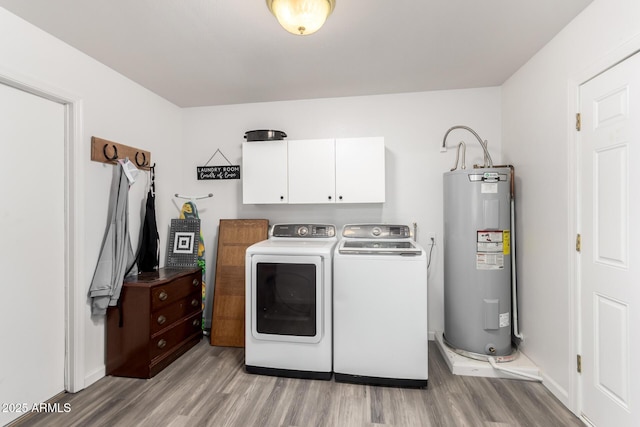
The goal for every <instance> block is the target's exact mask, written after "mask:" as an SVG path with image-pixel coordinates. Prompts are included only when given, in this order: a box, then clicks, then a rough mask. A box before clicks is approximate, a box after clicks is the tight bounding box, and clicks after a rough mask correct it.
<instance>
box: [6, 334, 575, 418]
mask: <svg viewBox="0 0 640 427" xmlns="http://www.w3.org/2000/svg"><path fill="white" fill-rule="evenodd" d="M429 352H430V353H429V386H428V388H427V389H403V388H391V387H373V386H363V385H354V384H345V383H336V382H335V381H318V380H299V379H288V378H276V377H268V376H260V375H252V374H248V373H246V372H245V371H244V350H243V349H241V348H227V347H212V346H210V345H209V343H208V341H207V340H203V341H202V342H200V343H199V344H198V345H197V346H196V347H194V348H193V349H191V350H190V351H189V352H187V353H186V354H185V355H184V356H182V357H181V358H180V359H178V360H177V361H176V362H174V363H173V364H172V365H171V366H169V367H168V368H167V369H165V370H164V371H162V372H161V373H159V374H158V375H157V376H156V377H155V378H152V379H150V380H140V379H131V378H117V377H105V378H102V379H101V380H99V381H98V382H96V383H95V384H93V385H91V386H90V387H88V388H87V389H85V390H83V391H81V392H79V393H76V394H64V395H62V396H61V397H60V399H59V401H58V403H59V404H60V408H61V409H64V406H63V405H64V404H66V403H68V404H69V405H70V412H68V413H38V414H34V415H31V416H29V417H28V418H26V419H21V420H20V421H19V422H18V423H16V425H19V426H46V427H52V426H65V427H70V426H92V427H93V426H109V427H112V426H153V427H157V426H242V427H250V426H301V427H307V426H332V427H333V426H345V427H347V426H409V427H413V426H473V427H475V426H486V427H488V426H492V427H498V426H544V427H554V426H563V427H564V426H582V425H583V424H582V422H581V421H580V420H579V419H578V418H576V417H575V416H574V415H573V414H572V413H571V412H570V411H569V410H567V409H566V408H565V407H564V406H563V405H562V404H561V403H560V402H559V401H558V400H557V399H556V398H555V397H554V396H553V395H551V393H550V392H549V391H548V390H547V389H546V388H545V387H544V386H542V385H541V384H539V383H534V382H527V381H519V380H501V379H493V378H480V377H462V376H456V375H452V374H451V372H450V371H449V370H448V368H447V365H446V364H445V362H444V360H443V358H442V356H441V355H440V352H439V350H438V349H437V347H436V345H435V343H434V342H430V345H429ZM390 362H392V361H390Z"/></svg>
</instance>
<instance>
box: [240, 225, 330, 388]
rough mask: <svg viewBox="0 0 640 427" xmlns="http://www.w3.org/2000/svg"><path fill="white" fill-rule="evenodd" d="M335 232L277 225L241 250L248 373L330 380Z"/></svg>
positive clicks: (326, 227) (307, 226)
mask: <svg viewBox="0 0 640 427" xmlns="http://www.w3.org/2000/svg"><path fill="white" fill-rule="evenodd" d="M336 243H337V237H336V228H335V226H333V225H328V224H277V225H274V226H273V227H272V229H271V233H270V236H269V239H267V240H264V241H262V242H259V243H256V244H254V245H252V246H250V247H249V248H247V251H246V262H245V268H246V294H245V295H246V297H245V301H246V310H245V320H246V322H245V368H246V370H247V372H250V373H255V374H264V375H276V376H285V377H295V378H312V379H327V380H328V379H331V375H332V357H331V356H332V353H331V352H332V318H331V300H332V293H331V291H332V272H333V271H332V258H333V249H334V247H335V245H336Z"/></svg>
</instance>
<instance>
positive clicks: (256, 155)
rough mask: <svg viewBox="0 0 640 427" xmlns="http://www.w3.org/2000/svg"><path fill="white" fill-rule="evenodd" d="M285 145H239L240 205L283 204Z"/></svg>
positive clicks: (284, 192)
mask: <svg viewBox="0 0 640 427" xmlns="http://www.w3.org/2000/svg"><path fill="white" fill-rule="evenodd" d="M287 200H288V192H287V142H286V141H255V142H245V143H243V144H242V203H246V204H259V203H287Z"/></svg>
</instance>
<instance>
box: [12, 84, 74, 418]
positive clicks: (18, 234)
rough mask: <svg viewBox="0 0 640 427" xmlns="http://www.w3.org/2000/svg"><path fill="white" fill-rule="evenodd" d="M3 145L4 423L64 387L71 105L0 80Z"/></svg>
mask: <svg viewBox="0 0 640 427" xmlns="http://www.w3.org/2000/svg"><path fill="white" fill-rule="evenodd" d="M0 147H1V148H2V150H1V154H2V156H1V159H2V160H1V162H2V166H0V236H1V238H0V272H2V284H1V289H2V297H1V298H0V342H1V343H2V344H1V345H2V351H0V404H2V405H3V406H2V408H0V409H1V410H0V425H4V424H6V423H8V422H10V421H11V420H13V419H15V418H17V417H19V416H20V415H22V414H23V412H24V411H25V410H30V409H31V408H30V406H29V405H33V404H36V403H42V402H45V401H46V400H48V399H50V398H51V397H53V396H55V395H56V394H58V393H60V392H62V391H63V390H64V363H65V323H64V313H65V223H64V221H65V183H64V171H65V163H64V162H65V152H64V151H65V111H64V106H63V105H61V104H58V103H55V102H52V101H49V100H46V99H44V98H41V97H38V96H35V95H32V94H29V93H26V92H23V91H21V90H18V89H15V88H12V87H9V86H5V85H3V84H0ZM5 405H6V406H5Z"/></svg>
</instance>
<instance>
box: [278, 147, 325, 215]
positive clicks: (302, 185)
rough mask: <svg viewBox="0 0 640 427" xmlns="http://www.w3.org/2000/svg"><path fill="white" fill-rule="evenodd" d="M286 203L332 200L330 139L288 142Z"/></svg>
mask: <svg viewBox="0 0 640 427" xmlns="http://www.w3.org/2000/svg"><path fill="white" fill-rule="evenodd" d="M287 147H288V148H287V149H288V158H289V203H334V202H335V199H336V196H335V192H336V185H335V182H336V174H335V148H334V147H335V146H334V140H333V139H310V140H300V141H288V143H287Z"/></svg>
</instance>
